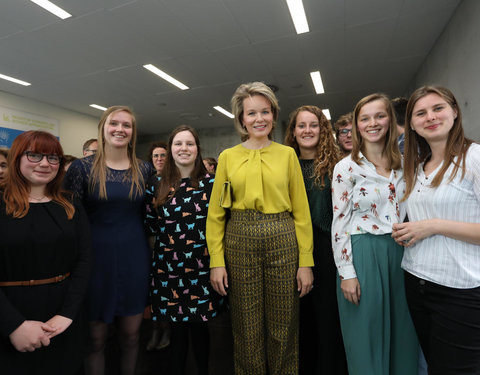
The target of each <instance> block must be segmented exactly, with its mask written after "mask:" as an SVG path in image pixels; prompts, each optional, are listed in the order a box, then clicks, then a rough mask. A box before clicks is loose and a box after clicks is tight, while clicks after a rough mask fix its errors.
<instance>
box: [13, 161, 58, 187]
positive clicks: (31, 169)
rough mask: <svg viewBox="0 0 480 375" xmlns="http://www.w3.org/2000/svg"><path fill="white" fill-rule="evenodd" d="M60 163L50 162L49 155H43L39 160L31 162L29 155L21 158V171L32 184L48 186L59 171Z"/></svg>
mask: <svg viewBox="0 0 480 375" xmlns="http://www.w3.org/2000/svg"><path fill="white" fill-rule="evenodd" d="M59 167H60V164H50V163H49V162H48V160H47V157H46V156H44V157H42V160H40V161H39V162H36V163H35V162H31V161H30V160H28V158H27V155H22V157H21V159H20V173H21V174H22V175H23V177H25V179H26V180H27V181H28V182H29V183H30V185H31V186H36V187H39V186H46V185H47V184H48V183H49V182H50V181H52V180H53V179H54V178H55V176H56V175H57V173H58V168H59Z"/></svg>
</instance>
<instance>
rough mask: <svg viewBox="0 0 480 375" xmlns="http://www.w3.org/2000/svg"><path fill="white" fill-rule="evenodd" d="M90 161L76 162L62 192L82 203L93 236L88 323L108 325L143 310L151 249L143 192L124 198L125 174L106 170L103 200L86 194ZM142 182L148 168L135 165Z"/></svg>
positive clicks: (127, 183) (127, 187)
mask: <svg viewBox="0 0 480 375" xmlns="http://www.w3.org/2000/svg"><path fill="white" fill-rule="evenodd" d="M93 160H94V156H90V157H87V158H83V159H78V160H75V161H74V162H73V163H72V165H71V166H70V168H69V169H68V172H67V174H66V176H65V187H66V189H68V190H71V191H73V192H74V193H75V195H77V196H78V197H79V198H80V199H81V200H82V202H83V205H84V207H85V210H86V212H87V215H88V219H89V221H90V226H91V231H92V276H91V280H90V284H89V288H88V293H87V308H88V318H89V320H90V321H97V320H99V321H103V322H105V323H111V322H112V321H113V319H114V317H115V316H131V315H136V314H139V313H141V312H142V311H143V310H144V309H145V305H146V301H147V296H148V278H149V273H150V272H149V271H150V260H151V250H150V248H149V246H148V243H147V239H146V235H145V231H144V228H143V216H142V209H143V201H144V195H145V194H144V192H142V193H141V194H137V195H134V197H133V198H132V199H130V198H129V192H130V183H131V179H130V177H129V170H114V169H111V168H107V180H106V190H107V199H100V197H99V193H98V188H95V191H93V192H91V191H90V185H89V176H90V174H91V171H92V164H93ZM140 169H141V172H142V175H143V179H144V181H145V182H146V181H147V180H148V178H149V177H150V176H151V175H152V174H153V172H154V171H153V168H152V167H151V165H150V164H148V163H145V162H140Z"/></svg>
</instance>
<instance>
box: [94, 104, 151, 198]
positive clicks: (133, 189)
mask: <svg viewBox="0 0 480 375" xmlns="http://www.w3.org/2000/svg"><path fill="white" fill-rule="evenodd" d="M117 112H126V113H128V114H129V115H130V117H131V118H132V139H131V140H130V142H129V143H128V147H127V155H128V160H129V161H130V168H129V169H128V173H127V174H126V175H125V178H126V179H127V178H129V177H130V179H131V184H130V193H129V195H128V196H129V198H130V199H133V198H134V197H136V196H138V195H141V194H143V191H144V189H145V181H144V180H143V175H142V173H141V171H140V164H139V162H138V159H137V157H136V155H135V145H136V143H137V121H136V119H135V115H134V114H133V112H132V110H131V109H130V108H129V107H126V106H121V105H117V106H113V107H110V108H107V109H106V110H105V112H103V115H102V117H101V118H100V122H99V123H98V142H99V145H98V150H97V152H96V153H95V159H94V161H93V166H92V173H91V174H90V180H89V186H90V191H91V192H93V191H94V190H95V187H96V186H98V191H99V196H100V198H101V199H107V188H106V181H107V173H108V172H107V171H108V169H107V164H106V160H105V134H104V132H105V123H106V122H107V121H109V120H110V117H111V116H112V115H113V114H115V113H117Z"/></svg>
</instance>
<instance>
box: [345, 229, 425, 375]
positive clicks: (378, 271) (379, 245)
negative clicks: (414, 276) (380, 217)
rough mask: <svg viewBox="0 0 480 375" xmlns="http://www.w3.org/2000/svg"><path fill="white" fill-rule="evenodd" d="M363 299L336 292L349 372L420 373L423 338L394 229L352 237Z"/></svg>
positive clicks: (375, 374) (381, 374)
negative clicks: (419, 336)
mask: <svg viewBox="0 0 480 375" xmlns="http://www.w3.org/2000/svg"><path fill="white" fill-rule="evenodd" d="M352 254H353V263H354V265H355V271H356V273H357V277H358V281H359V283H360V292H361V295H360V304H359V305H358V306H356V305H354V304H352V303H350V302H348V301H347V300H346V299H345V297H344V296H343V293H342V291H341V289H340V280H339V281H338V287H337V297H338V309H339V313H340V322H341V326H342V335H343V341H344V344H345V352H346V354H347V362H348V372H349V374H350V375H366V374H368V375H411V374H412V375H413V374H416V373H417V361H418V340H417V336H416V333H415V329H414V327H413V323H412V319H411V317H410V313H409V311H408V306H407V301H406V298H405V287H404V282H403V270H402V269H401V268H400V263H401V261H402V257H403V247H402V246H399V245H397V244H396V243H395V241H394V240H393V239H392V238H391V236H390V234H384V235H373V234H369V233H367V234H359V235H353V236H352Z"/></svg>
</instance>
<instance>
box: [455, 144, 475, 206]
mask: <svg viewBox="0 0 480 375" xmlns="http://www.w3.org/2000/svg"><path fill="white" fill-rule="evenodd" d="M470 147H471V149H472V150H471V152H472V157H471V158H470V163H469V165H468V166H467V168H469V169H470V171H471V173H472V176H473V193H474V194H475V197H476V198H477V202H480V145H477V144H473V145H471V146H470ZM459 173H460V171H459Z"/></svg>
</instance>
